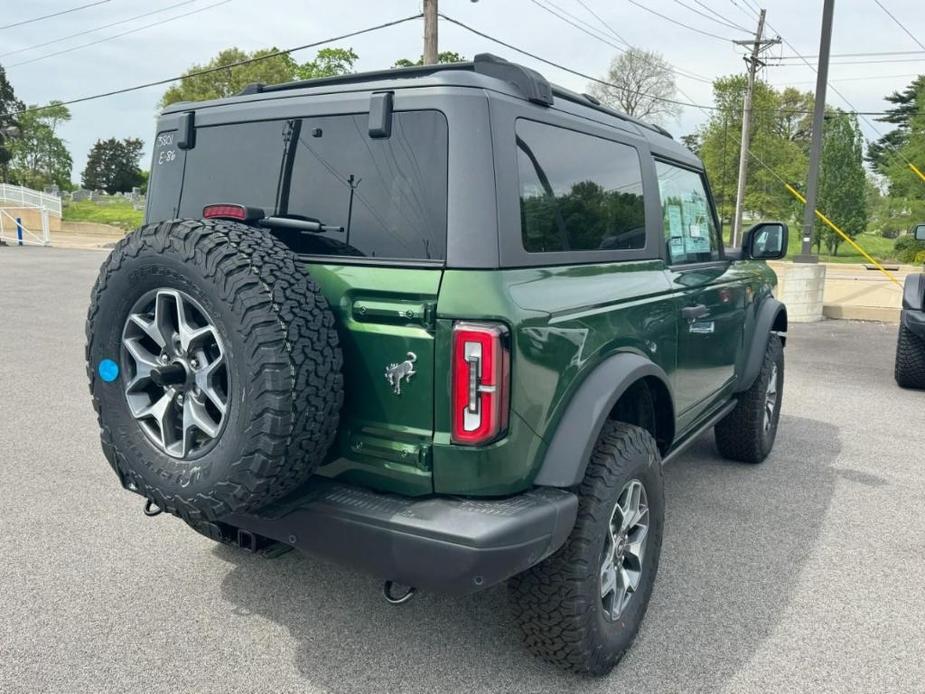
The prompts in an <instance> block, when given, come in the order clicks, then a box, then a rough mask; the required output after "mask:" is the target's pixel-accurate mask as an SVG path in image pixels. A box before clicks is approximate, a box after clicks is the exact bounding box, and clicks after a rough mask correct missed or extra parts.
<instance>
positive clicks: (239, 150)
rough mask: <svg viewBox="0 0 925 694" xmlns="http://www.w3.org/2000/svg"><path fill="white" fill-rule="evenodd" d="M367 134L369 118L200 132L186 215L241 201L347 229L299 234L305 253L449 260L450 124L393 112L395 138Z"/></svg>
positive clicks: (433, 115) (188, 175)
mask: <svg viewBox="0 0 925 694" xmlns="http://www.w3.org/2000/svg"><path fill="white" fill-rule="evenodd" d="M367 130H368V116H367V114H365V113H364V114H355V115H342V116H323V117H314V118H302V119H290V120H277V121H257V122H251V123H240V124H233V125H221V126H212V127H204V128H199V129H198V130H197V131H196V147H195V148H194V149H192V150H189V151H188V152H187V159H186V172H185V176H184V189H183V196H182V199H181V201H180V216H182V217H193V218H196V217H200V216H201V215H202V208H203V207H204V206H206V205H209V204H212V203H218V202H231V203H239V204H244V205H250V206H252V207H259V208H262V209H263V210H264V211H265V212H266V213H267V214H285V215H288V216H292V217H298V218H310V219H317V220H320V221H321V222H323V223H324V224H327V225H331V226H340V227H343V228H344V231H342V232H324V233H318V234H312V233H302V234H300V235H299V236H298V239H297V243H295V244H294V245H295V246H296V249H297V250H299V251H301V252H304V253H312V254H326V255H327V254H334V255H346V256H365V257H371V258H372V257H375V258H383V259H390V258H391V259H415V260H418V259H420V260H442V259H444V258H445V255H446V205H447V202H446V198H447V123H446V118H445V117H444V116H443V114H442V113H440V112H438V111H406V112H396V113H395V114H393V121H392V134H391V136H390V137H389V138H371V137H369V134H368V132H367Z"/></svg>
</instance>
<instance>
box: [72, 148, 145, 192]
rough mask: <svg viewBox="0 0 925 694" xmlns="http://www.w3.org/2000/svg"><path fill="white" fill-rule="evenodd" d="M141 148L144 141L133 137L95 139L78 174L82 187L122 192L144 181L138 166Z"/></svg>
mask: <svg viewBox="0 0 925 694" xmlns="http://www.w3.org/2000/svg"><path fill="white" fill-rule="evenodd" d="M143 148H144V143H143V142H142V141H141V140H139V139H137V138H132V137H127V138H125V139H124V140H117V139H116V138H114V137H111V138H109V139H108V140H97V141H96V144H95V145H93V147H92V148H91V149H90V155H89V156H88V157H87V167H86V168H85V169H84V172H83V175H82V176H81V181H82V183H83V186H84V188H89V189H90V190H105V191H106V192H107V193H124V192H127V191H130V190H131V189H132V188H134V187H135V186H141V185H142V184H144V182H145V176H144V174H143V173H142V171H141V169H140V168H138V160H139V159H140V158H141V152H142V149H143Z"/></svg>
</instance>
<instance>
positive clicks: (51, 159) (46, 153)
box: [8, 101, 73, 190]
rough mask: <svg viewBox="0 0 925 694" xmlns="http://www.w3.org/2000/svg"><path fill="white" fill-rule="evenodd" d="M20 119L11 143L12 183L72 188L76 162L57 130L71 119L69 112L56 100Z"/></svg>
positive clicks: (21, 115) (10, 168)
mask: <svg viewBox="0 0 925 694" xmlns="http://www.w3.org/2000/svg"><path fill="white" fill-rule="evenodd" d="M17 118H18V121H19V122H18V128H19V135H18V136H17V137H15V138H11V139H10V140H9V143H8V147H9V152H10V159H9V163H8V176H9V179H10V181H12V182H13V183H17V184H19V185H22V186H26V187H27V188H35V189H37V190H41V189H42V188H44V187H45V186H47V185H51V184H55V185H57V186H58V187H59V188H65V189H67V188H69V187H70V185H71V166H72V164H73V162H72V160H71V154H70V152H69V151H68V149H67V145H66V144H65V143H64V140H62V139H61V138H60V137H58V134H57V130H58V126H59V125H61V123H64V122H66V121H69V120H70V119H71V114H70V111H68V109H67V107H66V106H64V105H62V104H61V103H60V102H56V101H53V102H51V104H49V105H48V106H47V107H45V108H42V109H38V110H34V111H28V110H27V111H24V112H23V113H21V114H20V115H19V116H18V117H17Z"/></svg>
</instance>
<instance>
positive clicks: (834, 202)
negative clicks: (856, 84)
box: [814, 109, 869, 255]
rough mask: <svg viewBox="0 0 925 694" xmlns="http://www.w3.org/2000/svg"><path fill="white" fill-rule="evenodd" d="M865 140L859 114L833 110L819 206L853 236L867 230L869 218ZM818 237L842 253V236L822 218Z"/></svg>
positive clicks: (824, 152) (824, 148)
mask: <svg viewBox="0 0 925 694" xmlns="http://www.w3.org/2000/svg"><path fill="white" fill-rule="evenodd" d="M863 143H864V137H863V135H862V134H861V128H860V126H859V125H858V119H857V116H856V115H854V114H848V113H845V112H844V111H841V110H837V109H836V110H835V111H834V112H832V113H830V114H829V116H828V117H827V118H826V120H825V128H824V138H823V142H822V162H821V165H820V172H819V202H818V205H817V207H818V209H820V210H825V211H826V213H827V214H828V215H829V216H830V217H831V218H832V220H833V221H834V222H835V223H836V224H837V225H838V227H839V228H840V229H841V230H842V231H844V232H845V233H846V234H847V235H848V236H850V237H854V236H856V235H857V234H859V233H861V232H862V231H865V230H866V229H867V223H868V220H869V215H868V207H867V197H868V191H867V174H866V173H865V171H864V150H863ZM814 238H815V242H816V247H817V248H819V247H820V246H821V245H822V244H825V247H826V249H828V252H829V254H830V255H838V247H839V246H840V245H841V243H842V237H841V236H839V235H838V234H836V233H835V232H834V231H832V230H831V229H829V228H828V227H826V226H824V225H823V224H822V223H821V222H819V221H818V220H817V221H816V227H815V231H814Z"/></svg>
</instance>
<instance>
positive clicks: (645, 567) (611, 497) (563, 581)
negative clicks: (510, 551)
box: [509, 422, 664, 675]
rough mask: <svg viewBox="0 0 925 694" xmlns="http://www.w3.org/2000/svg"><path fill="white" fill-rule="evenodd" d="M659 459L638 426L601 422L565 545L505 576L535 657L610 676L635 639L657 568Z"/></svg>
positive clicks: (660, 517) (661, 515)
mask: <svg viewBox="0 0 925 694" xmlns="http://www.w3.org/2000/svg"><path fill="white" fill-rule="evenodd" d="M663 524H664V484H663V481H662V464H661V456H660V455H659V451H658V447H657V446H656V444H655V439H653V438H652V436H651V435H650V434H649V432H647V431H646V430H645V429H641V428H640V427H637V426H633V425H630V424H624V423H622V422H608V424H607V425H606V427H605V430H604V432H603V433H602V434H601V437H600V439H599V440H598V442H597V445H596V446H595V449H594V452H593V453H592V455H591V461H590V462H589V463H588V468H587V471H586V472H585V477H584V480H583V481H582V483H581V486H580V487H579V490H578V517H577V520H576V522H575V527H574V529H573V530H572V533H571V535H569V538H568V540H566V542H565V545H564V546H563V547H562V548H561V549H560V550H559V551H558V552H556V553H555V554H553V555H552V556H551V557H550V558H548V559H546V560H545V561H543V562H541V563H540V564H538V565H537V566H535V567H533V568H532V569H529V570H528V571H526V572H525V573H523V574H520V575H519V576H515V577H514V578H512V579H511V580H510V582H509V593H510V598H511V606H512V610H513V613H514V617H515V619H516V620H517V622H518V623H519V625H520V629H521V632H522V635H523V638H524V642H525V644H526V646H527V648H529V649H530V650H531V651H532V652H533V653H534V654H536V655H538V656H539V657H541V658H542V659H544V660H546V661H547V662H550V663H552V664H554V665H557V666H559V667H562V668H565V669H567V670H573V671H576V672H583V673H589V674H593V675H604V674H607V673H608V672H609V671H610V670H611V669H612V668H613V667H614V665H616V663H617V662H618V661H619V660H620V658H621V657H622V656H623V654H624V653H625V652H626V649H627V648H629V646H630V644H632V642H633V639H634V638H635V637H636V632H637V631H638V630H639V625H640V624H641V623H642V619H643V617H644V616H645V613H646V608H647V607H648V605H649V597H650V596H651V594H652V586H653V583H654V581H655V574H656V572H657V571H658V560H659V554H660V553H661V545H662V529H663Z"/></svg>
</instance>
